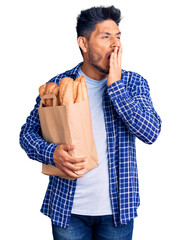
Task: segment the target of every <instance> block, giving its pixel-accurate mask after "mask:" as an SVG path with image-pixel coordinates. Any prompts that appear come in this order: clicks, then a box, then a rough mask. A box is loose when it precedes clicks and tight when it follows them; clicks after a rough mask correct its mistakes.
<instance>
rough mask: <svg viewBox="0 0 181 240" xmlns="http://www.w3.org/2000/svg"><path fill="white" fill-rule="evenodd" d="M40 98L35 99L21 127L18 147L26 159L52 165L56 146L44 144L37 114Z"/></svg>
mask: <svg viewBox="0 0 181 240" xmlns="http://www.w3.org/2000/svg"><path fill="white" fill-rule="evenodd" d="M39 104H40V97H39V96H38V97H37V99H36V105H35V107H34V109H33V110H32V111H31V113H30V116H29V117H28V118H27V120H26V123H25V124H24V125H23V126H22V128H21V132H20V145H21V147H22V148H23V149H24V150H25V152H26V153H27V155H28V157H29V158H31V159H33V160H37V161H39V162H41V163H44V164H52V165H55V164H54V161H53V153H54V151H55V148H56V146H57V144H53V143H48V142H46V141H45V140H44V139H43V137H42V133H41V126H40V120H39V114H38V107H39Z"/></svg>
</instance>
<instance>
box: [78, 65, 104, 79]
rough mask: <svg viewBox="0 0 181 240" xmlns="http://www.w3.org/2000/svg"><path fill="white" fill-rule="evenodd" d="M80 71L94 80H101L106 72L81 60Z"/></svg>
mask: <svg viewBox="0 0 181 240" xmlns="http://www.w3.org/2000/svg"><path fill="white" fill-rule="evenodd" d="M81 70H82V72H83V73H84V74H85V75H86V76H87V77H89V78H92V79H94V80H97V81H99V80H102V79H105V78H106V77H107V75H106V74H104V73H101V72H100V71H99V70H97V69H96V68H95V67H94V66H92V65H91V64H89V63H86V62H85V61H84V62H83V65H82V66H81Z"/></svg>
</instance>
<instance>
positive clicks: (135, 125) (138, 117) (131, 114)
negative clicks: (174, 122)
mask: <svg viewBox="0 0 181 240" xmlns="http://www.w3.org/2000/svg"><path fill="white" fill-rule="evenodd" d="M133 79H134V83H131V80H129V81H130V83H129V84H131V85H132V86H131V88H130V89H131V90H129V91H128V90H127V88H126V86H125V84H123V81H122V80H119V81H117V82H114V83H112V84H111V85H110V86H109V87H108V94H109V96H110V98H111V101H112V103H113V105H114V108H115V110H116V112H117V113H118V114H119V116H120V117H121V118H122V120H123V121H124V122H125V124H126V126H127V128H128V130H129V131H130V132H131V133H132V134H134V135H135V136H136V137H138V138H139V139H140V140H142V141H143V142H145V143H148V144H152V143H153V142H154V141H155V140H156V139H157V137H158V135H159V133H160V131H161V119H160V117H159V115H158V114H157V113H156V111H155V109H154V107H153V104H152V101H151V98H150V91H149V86H148V83H147V81H146V80H145V79H144V78H143V77H141V76H139V77H137V80H136V81H135V78H133Z"/></svg>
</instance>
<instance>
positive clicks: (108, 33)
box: [100, 32, 121, 35]
mask: <svg viewBox="0 0 181 240" xmlns="http://www.w3.org/2000/svg"><path fill="white" fill-rule="evenodd" d="M100 34H107V35H111V33H110V32H100ZM120 34H121V32H118V33H116V34H115V35H120Z"/></svg>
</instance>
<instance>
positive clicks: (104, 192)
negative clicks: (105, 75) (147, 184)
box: [72, 69, 112, 216]
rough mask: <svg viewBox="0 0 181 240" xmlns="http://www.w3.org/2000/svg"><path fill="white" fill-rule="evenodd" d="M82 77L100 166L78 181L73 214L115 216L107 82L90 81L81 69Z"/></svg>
mask: <svg viewBox="0 0 181 240" xmlns="http://www.w3.org/2000/svg"><path fill="white" fill-rule="evenodd" d="M79 75H80V76H85V77H86V83H87V89H88V95H89V103H90V110H91V118H92V127H93V135H94V140H95V143H96V147H97V154H98V163H99V165H98V167H96V168H95V169H93V170H91V171H89V172H87V173H86V174H84V176H83V177H82V178H79V179H77V186H76V191H75V196H74V202H73V209H72V213H74V214H80V215H89V216H100V215H109V214H112V209H111V201H110V193H109V174H108V159H107V140H106V129H105V120H104V113H103V107H102V96H103V92H104V90H105V88H106V83H107V79H103V80H101V81H96V80H93V79H90V78H88V77H87V76H86V75H85V74H84V73H83V72H82V71H81V69H79Z"/></svg>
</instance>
